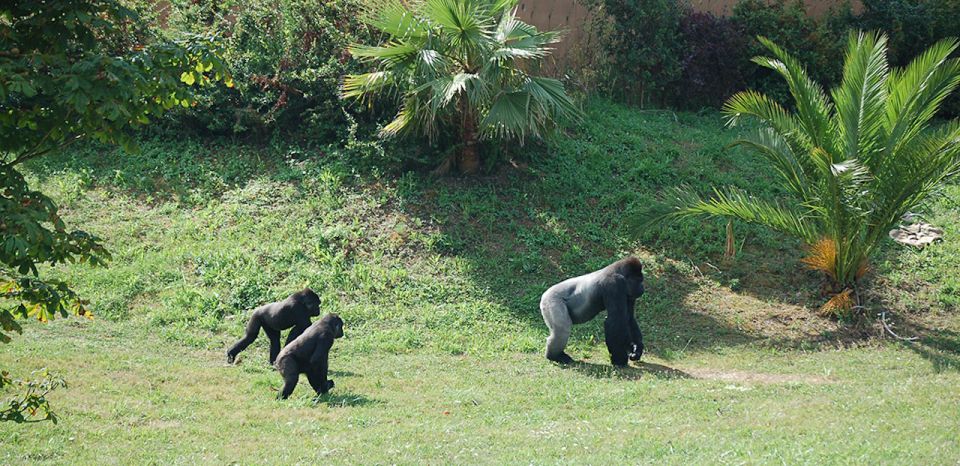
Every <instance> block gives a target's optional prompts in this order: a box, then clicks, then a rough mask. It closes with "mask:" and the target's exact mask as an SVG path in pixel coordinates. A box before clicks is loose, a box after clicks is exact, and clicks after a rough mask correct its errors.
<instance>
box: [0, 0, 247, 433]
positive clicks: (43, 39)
mask: <svg viewBox="0 0 960 466" xmlns="http://www.w3.org/2000/svg"><path fill="white" fill-rule="evenodd" d="M138 20H139V19H138V17H137V15H136V14H135V13H134V12H133V11H131V10H129V9H127V8H126V7H124V6H123V5H122V4H121V3H120V2H118V1H116V0H58V1H44V0H15V1H12V2H5V3H3V4H2V5H0V148H2V149H0V341H3V342H8V341H9V340H10V336H9V334H10V333H11V332H17V333H20V332H22V328H21V327H20V325H19V324H18V323H17V322H16V319H17V318H35V319H38V320H41V321H47V320H49V319H51V318H53V317H55V316H57V315H61V316H66V315H67V314H76V315H82V316H87V317H89V316H90V311H89V310H88V309H87V306H86V302H85V301H84V300H82V299H81V298H80V297H79V296H78V295H77V294H76V293H75V292H74V291H73V290H71V289H70V287H69V286H68V284H66V283H64V282H62V281H59V280H51V279H45V278H41V276H40V270H41V267H42V266H56V265H58V264H62V263H66V262H84V263H89V264H91V265H103V264H104V263H105V262H106V261H107V260H108V259H109V258H110V255H109V253H108V252H107V251H106V249H105V248H104V247H103V244H102V242H101V241H100V239H99V238H97V237H95V236H93V235H90V234H88V233H86V232H83V231H79V230H72V231H71V230H68V228H67V226H66V225H65V223H64V222H63V220H62V219H61V218H60V215H59V213H58V209H57V206H56V204H55V203H54V202H53V201H52V200H51V199H50V198H49V197H47V196H45V195H43V194H42V193H41V192H39V191H37V190H34V189H31V188H30V187H29V185H28V184H27V181H26V179H25V178H24V177H23V175H22V174H21V172H20V171H19V170H18V167H19V165H20V164H22V163H23V162H25V161H27V160H30V159H32V158H35V157H39V156H42V155H43V154H46V153H49V152H51V151H55V150H59V149H62V148H63V147H65V146H67V145H69V144H71V143H73V142H74V141H77V140H79V139H82V138H93V139H96V140H99V141H101V142H109V143H117V144H120V145H122V146H123V147H125V148H127V149H129V150H136V145H135V143H134V139H133V137H132V135H131V133H130V130H131V129H132V128H134V127H136V126H139V125H145V124H148V123H149V122H150V121H151V118H155V117H157V116H158V115H160V114H162V113H163V112H164V111H166V110H169V109H171V108H173V107H175V106H178V105H180V106H189V105H190V104H191V103H192V102H193V101H194V99H195V95H196V94H195V93H196V92H198V90H199V88H202V87H204V86H208V85H210V84H211V83H212V82H214V81H218V80H222V81H224V82H225V83H226V84H227V85H228V86H229V85H231V81H230V75H229V73H228V71H227V69H226V68H225V67H224V65H223V63H222V62H221V61H220V59H219V58H218V55H217V48H216V46H215V43H214V42H213V38H212V37H201V36H185V37H182V38H179V39H177V40H174V41H161V40H156V38H154V37H151V36H150V35H149V34H148V33H146V32H145V28H143V27H142V25H141V24H140V23H139V22H138ZM5 380H6V377H5ZM21 385H23V386H25V387H30V386H32V385H31V383H29V382H27V383H24V384H21ZM55 386H56V384H53V385H51V387H52V388H55ZM52 388H51V389H52ZM36 395H37V393H33V394H32V395H29V396H27V398H26V399H25V400H24V402H23V403H20V404H18V405H17V406H20V407H23V408H24V409H27V408H29V410H31V411H34V412H36V411H37V409H41V408H42V409H41V410H43V411H46V410H48V407H47V406H46V402H45V399H43V398H42V396H41V397H39V398H38V397H37V396H36ZM38 400H39V401H38ZM35 402H40V403H41V405H42V406H35V405H34V403H35ZM3 419H4V420H10V419H12V420H18V419H22V418H20V417H17V416H16V415H14V414H10V413H5V414H4V415H3Z"/></svg>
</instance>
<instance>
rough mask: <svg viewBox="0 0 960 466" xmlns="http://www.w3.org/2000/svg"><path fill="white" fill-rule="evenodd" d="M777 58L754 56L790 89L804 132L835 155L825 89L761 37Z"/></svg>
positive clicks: (791, 58) (799, 65)
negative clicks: (778, 76)
mask: <svg viewBox="0 0 960 466" xmlns="http://www.w3.org/2000/svg"><path fill="white" fill-rule="evenodd" d="M757 40H759V41H760V43H761V44H763V45H764V46H765V47H766V48H767V49H768V50H770V51H771V52H772V53H773V55H774V56H775V57H776V58H768V57H755V58H754V59H753V62H754V63H756V64H758V65H760V66H763V67H765V68H769V69H771V70H773V71H775V72H777V73H778V74H780V75H781V76H782V77H783V78H784V79H785V80H786V81H787V86H788V87H789V88H790V94H791V95H792V96H793V99H794V102H795V103H796V105H797V115H798V116H799V118H798V121H799V123H800V124H801V126H802V127H803V129H804V132H805V134H806V136H807V138H809V139H810V141H811V142H812V143H813V145H815V146H817V147H822V148H824V149H825V150H827V151H828V152H831V153H832V152H833V149H834V148H833V147H832V146H833V140H832V139H831V137H830V135H831V133H832V131H833V127H832V124H831V119H830V115H831V113H832V111H833V106H832V104H831V103H830V102H829V100H828V99H827V96H826V93H824V91H823V88H822V87H821V86H820V85H819V84H817V83H816V82H814V81H813V80H812V79H810V77H809V76H808V75H807V71H806V69H804V67H803V65H801V64H800V62H799V61H798V60H797V59H796V58H794V57H793V55H790V54H789V53H787V52H786V51H785V50H783V49H782V48H780V46H778V45H777V44H775V43H773V42H772V41H770V40H769V39H767V38H766V37H758V38H757Z"/></svg>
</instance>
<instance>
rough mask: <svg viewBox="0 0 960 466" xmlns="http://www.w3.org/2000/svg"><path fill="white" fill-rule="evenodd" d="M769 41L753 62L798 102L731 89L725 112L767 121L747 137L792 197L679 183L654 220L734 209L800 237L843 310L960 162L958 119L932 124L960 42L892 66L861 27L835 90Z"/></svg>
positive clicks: (955, 72) (880, 44)
mask: <svg viewBox="0 0 960 466" xmlns="http://www.w3.org/2000/svg"><path fill="white" fill-rule="evenodd" d="M760 41H761V42H762V43H763V45H764V46H766V48H767V49H769V50H770V52H771V53H772V54H773V57H771V58H768V57H757V58H754V59H753V61H754V62H755V63H757V64H759V65H760V66H763V67H766V68H769V69H771V70H773V71H774V72H776V73H777V74H779V75H780V76H782V77H783V78H784V79H785V80H786V82H787V84H788V85H789V88H790V93H791V95H792V97H793V100H794V105H793V107H794V108H795V110H792V111H791V110H787V108H786V107H785V106H783V105H780V104H778V103H777V102H774V101H773V100H771V99H770V98H768V97H767V96H765V95H762V94H760V93H757V92H755V91H749V90H748V91H745V92H741V93H738V94H736V95H734V96H733V97H731V98H730V100H728V101H727V103H726V105H725V106H724V113H725V115H726V117H727V118H728V121H729V123H730V124H731V125H735V124H737V123H738V122H740V121H741V120H743V119H745V118H753V119H756V120H758V121H759V122H760V129H759V130H758V131H757V132H756V133H754V134H751V135H749V136H746V137H745V138H744V139H742V140H741V141H738V143H739V144H742V145H745V146H747V147H749V148H751V149H753V150H754V151H755V152H756V154H757V155H759V156H761V157H763V158H764V159H765V160H766V161H767V162H769V163H770V166H771V168H772V169H773V172H775V173H776V174H777V175H778V179H779V181H780V183H781V184H782V185H783V187H784V188H785V189H786V190H787V191H788V193H789V198H785V199H782V200H777V201H773V200H762V199H758V198H756V197H753V196H750V195H749V194H748V193H746V192H744V191H741V190H737V189H732V188H728V189H723V190H720V189H714V195H713V196H712V197H710V198H708V199H703V198H700V197H699V196H697V195H695V194H692V193H690V192H688V191H684V190H678V191H676V192H674V193H673V194H671V195H670V196H667V197H666V198H665V199H664V200H663V202H662V203H661V204H659V205H658V206H656V207H655V208H653V209H651V211H650V212H648V216H647V219H648V220H649V221H651V222H656V221H659V220H667V219H678V218H684V217H691V216H717V217H728V218H734V219H739V220H742V221H745V222H750V223H757V224H761V225H766V226H768V227H770V228H773V229H775V230H779V231H781V232H783V233H786V234H789V235H792V236H796V237H798V238H800V239H801V240H803V241H804V242H805V243H806V244H807V246H808V251H809V255H808V256H807V257H805V258H804V259H803V260H802V262H803V263H804V264H806V265H807V266H809V267H811V268H813V269H816V270H820V271H823V272H824V273H826V275H827V276H828V277H829V278H830V280H831V281H832V283H833V285H834V287H835V289H834V292H835V293H836V294H835V296H834V297H833V298H832V299H831V300H830V301H829V302H828V303H827V304H826V305H824V308H823V309H824V310H826V311H829V312H832V313H836V314H842V313H844V312H846V311H849V309H850V308H851V307H853V306H854V305H855V304H856V303H857V302H858V301H859V293H858V283H859V280H860V279H861V278H862V277H863V275H864V273H865V272H866V271H867V268H868V260H869V258H870V256H871V255H872V254H873V253H874V252H875V251H876V250H877V247H878V246H879V244H880V242H881V240H882V239H883V238H885V237H886V236H887V232H888V231H889V230H890V229H891V228H893V227H895V226H896V225H897V223H898V222H899V221H900V219H901V217H902V216H903V215H904V214H906V213H907V212H908V211H909V210H910V209H913V208H915V207H917V205H918V204H920V203H921V202H922V201H923V200H924V199H925V198H926V197H927V196H928V195H930V194H931V193H932V192H934V191H935V190H936V189H937V188H938V186H940V185H941V183H943V181H944V180H945V179H947V178H948V177H950V176H951V175H953V174H955V173H956V172H957V171H958V169H960V122H958V121H951V122H943V123H939V122H938V123H937V124H931V120H932V119H933V118H934V115H935V114H936V112H937V108H938V107H939V106H940V104H941V102H943V100H944V98H946V97H947V96H948V95H949V94H950V93H951V92H952V91H953V90H954V89H955V88H956V87H957V85H958V83H960V61H958V60H957V59H955V58H950V55H951V54H952V53H953V52H954V51H955V50H956V49H957V42H956V40H953V39H949V40H944V41H941V42H939V43H937V44H935V45H933V46H932V47H930V48H929V49H927V50H926V51H925V52H923V53H922V54H920V55H919V56H918V57H916V59H914V60H913V62H911V63H910V64H909V65H908V66H907V67H905V68H903V69H891V68H890V67H889V66H888V63H887V52H886V49H887V38H886V37H885V36H884V35H882V34H880V35H878V34H875V33H871V32H859V33H858V32H853V33H851V34H850V38H849V43H848V46H847V53H846V59H845V64H844V70H843V79H842V81H841V83H840V84H839V86H837V87H836V88H835V89H833V90H832V91H831V92H830V93H829V94H827V93H825V92H824V90H823V88H822V87H821V86H819V85H818V84H817V83H815V82H813V81H812V80H811V79H810V78H809V77H808V76H807V73H806V71H805V69H804V67H803V66H801V64H800V63H799V62H798V61H797V60H796V59H795V58H794V57H793V56H791V55H790V54H788V53H787V52H785V51H784V50H783V49H781V48H780V47H778V46H777V45H776V44H774V43H772V42H771V41H769V40H767V39H764V38H760Z"/></svg>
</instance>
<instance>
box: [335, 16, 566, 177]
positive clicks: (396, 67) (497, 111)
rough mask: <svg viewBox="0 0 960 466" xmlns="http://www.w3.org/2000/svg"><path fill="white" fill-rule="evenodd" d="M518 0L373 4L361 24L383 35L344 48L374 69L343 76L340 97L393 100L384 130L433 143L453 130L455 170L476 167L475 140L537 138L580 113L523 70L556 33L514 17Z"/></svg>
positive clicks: (550, 83)
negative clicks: (395, 108) (395, 107)
mask: <svg viewBox="0 0 960 466" xmlns="http://www.w3.org/2000/svg"><path fill="white" fill-rule="evenodd" d="M517 1H518V0H412V1H401V0H386V1H378V2H371V5H373V6H371V7H370V8H369V10H368V11H367V12H366V14H365V22H366V23H367V24H369V25H370V26H371V27H373V28H375V29H377V30H380V31H382V32H383V33H385V34H386V35H387V36H388V39H387V40H386V41H385V42H384V43H383V44H381V45H378V46H366V45H354V46H352V47H351V48H350V52H351V53H352V54H353V55H354V56H355V57H358V58H360V59H363V60H367V61H369V62H372V63H373V64H374V68H375V71H373V72H370V73H365V74H358V75H349V76H347V77H346V79H345V80H344V83H343V87H342V96H343V97H345V98H353V99H359V100H361V101H365V102H367V103H369V102H371V100H372V99H373V98H375V97H389V98H397V99H398V100H399V102H400V110H399V112H398V113H397V115H396V118H394V120H393V121H392V122H390V123H389V124H387V125H386V126H385V127H384V128H383V130H382V132H381V134H382V135H383V136H395V135H397V134H401V133H414V134H420V135H424V136H427V137H431V138H432V137H435V136H436V135H437V133H438V132H439V131H440V130H441V129H443V128H450V127H453V128H457V130H458V132H459V134H458V137H459V139H460V143H461V146H460V150H459V151H458V153H457V157H456V159H457V160H456V162H457V163H456V165H457V166H458V167H459V169H460V171H462V172H465V173H473V172H476V171H477V170H478V169H479V167H480V154H479V153H478V148H477V143H478V141H479V140H480V139H481V138H491V139H500V140H503V139H513V140H517V141H519V142H520V143H522V142H523V141H524V140H525V139H526V138H527V137H531V136H532V137H541V136H544V135H545V134H547V133H548V132H549V131H550V130H552V129H553V128H554V127H555V125H554V124H555V122H557V121H558V120H560V119H565V118H578V116H579V110H578V109H577V107H576V105H574V102H573V101H572V100H571V99H570V97H569V96H567V94H566V92H565V91H564V88H563V84H562V83H561V82H560V81H558V80H556V79H550V78H545V77H538V76H533V75H531V74H529V73H528V70H529V69H532V68H534V67H535V66H533V65H535V63H532V62H537V61H539V60H542V59H543V58H544V57H546V56H547V55H548V54H549V53H550V52H551V45H552V44H554V43H556V42H557V41H558V40H559V39H560V36H559V34H558V33H556V32H543V31H539V30H537V28H536V27H534V26H531V25H529V24H527V23H524V22H523V21H520V20H518V19H517V18H516V16H515V13H516V10H515V6H516V4H517Z"/></svg>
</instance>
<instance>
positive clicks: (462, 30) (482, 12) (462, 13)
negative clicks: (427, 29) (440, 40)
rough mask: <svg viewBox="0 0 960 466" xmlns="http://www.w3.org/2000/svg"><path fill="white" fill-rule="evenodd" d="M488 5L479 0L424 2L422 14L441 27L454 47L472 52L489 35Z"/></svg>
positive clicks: (490, 19)
mask: <svg viewBox="0 0 960 466" xmlns="http://www.w3.org/2000/svg"><path fill="white" fill-rule="evenodd" d="M489 7H490V5H488V4H487V3H486V2H483V1H481V0H425V3H424V7H423V8H424V12H425V13H426V14H427V16H428V17H429V18H430V20H432V21H433V22H435V23H437V24H438V25H440V26H441V27H442V30H443V32H444V33H445V34H446V35H447V37H448V39H449V40H450V42H451V43H452V44H453V46H454V47H457V48H459V49H462V50H472V49H475V48H477V47H478V46H479V44H480V42H481V41H482V40H483V39H484V38H485V37H488V36H490V35H491V31H490V29H491V28H492V26H493V19H492V17H491V16H490V11H489Z"/></svg>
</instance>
